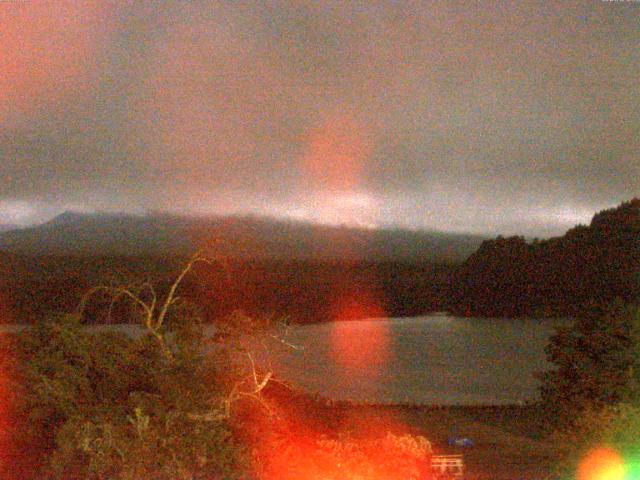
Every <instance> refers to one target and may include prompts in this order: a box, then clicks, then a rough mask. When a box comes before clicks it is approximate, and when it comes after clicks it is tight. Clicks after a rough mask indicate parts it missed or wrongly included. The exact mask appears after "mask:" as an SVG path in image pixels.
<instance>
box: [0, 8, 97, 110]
mask: <svg viewBox="0 0 640 480" xmlns="http://www.w3.org/2000/svg"><path fill="white" fill-rule="evenodd" d="M100 8H101V7H99V4H98V3H97V2H68V1H56V2H53V1H51V2H50V1H38V2H0V18H1V19H2V28H0V123H1V122H4V121H5V119H6V117H8V116H9V117H11V116H13V115H15V114H17V115H24V114H26V115H29V114H32V113H35V112H37V111H38V109H40V108H42V107H43V106H46V105H47V104H48V103H50V102H51V101H54V100H56V99H57V98H59V97H60V96H61V95H63V94H64V93H66V92H70V93H73V94H74V95H76V96H77V94H78V91H79V90H80V91H81V90H82V89H83V87H84V86H86V85H87V80H88V79H87V78H86V74H87V73H89V72H90V71H91V68H88V67H89V64H90V62H91V61H93V62H95V60H96V59H95V52H94V50H95V47H96V46H97V45H100V43H101V38H100V37H101V35H100V31H102V27H103V26H104V24H105V23H106V22H105V21H104V18H102V16H101V15H100ZM94 66H95V65H94Z"/></svg>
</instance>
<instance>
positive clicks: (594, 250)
mask: <svg viewBox="0 0 640 480" xmlns="http://www.w3.org/2000/svg"><path fill="white" fill-rule="evenodd" d="M616 298H619V299H620V300H622V301H623V302H624V303H632V302H634V301H638V299H639V298H640V199H638V198H634V199H633V200H631V201H628V202H624V203H622V204H621V205H619V206H618V207H616V208H612V209H608V210H603V211H601V212H599V213H597V214H596V215H594V217H593V219H592V220H591V223H590V224H589V225H588V226H584V225H580V226H577V227H575V228H573V229H571V230H569V231H568V232H567V233H566V234H565V235H564V236H562V237H558V238H552V239H549V240H543V241H537V240H536V241H533V242H527V241H526V240H525V239H524V238H523V237H508V238H503V237H498V238H496V239H495V240H486V241H484V242H483V243H482V245H481V246H480V248H479V249H478V251H477V252H475V253H474V254H473V255H471V256H470V257H469V258H468V259H467V260H466V261H465V262H464V263H463V265H462V266H461V267H460V268H459V269H458V271H457V274H456V276H455V280H454V281H453V282H452V289H451V293H450V300H449V309H450V310H451V311H452V312H453V313H455V314H459V315H469V316H507V317H516V316H524V315H536V316H537V315H545V316H552V315H559V316H571V315H575V314H577V313H579V312H581V311H582V310H583V308H584V307H585V306H587V305H593V304H596V305H606V304H608V303H610V302H611V301H613V300H614V299H616Z"/></svg>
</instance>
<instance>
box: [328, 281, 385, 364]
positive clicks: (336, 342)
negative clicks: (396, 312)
mask: <svg viewBox="0 0 640 480" xmlns="http://www.w3.org/2000/svg"><path fill="white" fill-rule="evenodd" d="M384 316H385V313H384V310H383V309H382V308H381V307H380V304H379V302H376V301H374V300H373V299H372V298H370V297H369V296H367V295H366V294H361V295H359V296H358V297H357V298H355V297H346V298H343V299H342V300H341V301H340V302H339V303H338V305H337V308H336V309H335V314H334V315H332V320H334V322H333V323H332V324H331V325H332V327H331V339H330V341H331V353H332V357H333V359H334V361H335V362H336V364H338V365H340V366H342V367H343V368H344V369H345V370H346V372H347V373H349V374H352V375H357V376H366V377H371V376H374V377H375V376H376V375H377V374H378V373H379V370H380V368H381V367H382V366H383V365H384V364H385V363H386V361H387V360H388V358H389V354H390V351H389V349H390V335H389V331H388V326H387V325H386V324H385V323H382V322H375V321H374V322H372V323H370V324H367V328H366V334H365V331H364V330H363V331H360V330H359V329H358V328H357V325H353V324H350V323H349V322H347V320H357V319H364V318H381V317H384Z"/></svg>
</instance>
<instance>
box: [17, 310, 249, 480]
mask: <svg viewBox="0 0 640 480" xmlns="http://www.w3.org/2000/svg"><path fill="white" fill-rule="evenodd" d="M187 330H189V331H187ZM173 338H174V339H175V340H174V343H172V344H171V348H172V349H173V350H174V351H175V352H176V355H175V360H174V361H169V360H168V359H167V357H166V356H165V355H164V352H163V351H162V348H161V347H160V344H159V343H158V342H157V341H156V339H155V338H154V337H153V336H152V335H150V334H145V335H142V336H141V337H139V338H134V337H132V336H129V335H126V334H125V333H118V332H113V331H111V332H102V333H98V332H91V331H88V330H87V329H86V328H85V327H83V326H82V325H81V324H80V322H79V321H78V319H77V317H69V316H68V317H62V318H57V319H54V320H51V321H48V322H45V323H42V324H40V325H36V326H34V327H33V328H32V329H30V330H28V331H25V332H24V333H22V334H21V335H20V337H19V339H18V341H17V343H16V345H15V347H14V350H15V351H14V355H15V356H16V359H17V361H16V365H17V366H18V368H19V370H20V371H19V377H20V378H21V380H22V381H21V389H22V392H23V394H22V395H21V396H20V400H19V402H18V404H17V408H18V409H19V411H18V415H19V416H20V417H21V418H23V419H24V420H25V421H26V423H25V424H24V426H28V429H26V431H24V433H23V434H22V435H24V436H26V437H28V438H30V439H31V441H36V439H38V441H39V442H40V445H41V447H42V450H43V452H45V453H46V457H47V458H46V461H45V462H44V466H43V468H42V471H40V472H37V478H55V479H64V480H68V479H76V478H77V479H107V478H108V479H123V480H125V479H126V480H129V479H131V480H133V479H140V478H152V479H158V480H160V479H167V480H169V479H208V478H216V479H218V478H238V477H239V476H241V475H242V460H243V455H244V454H243V451H242V448H241V447H240V445H239V444H238V442H237V441H236V440H235V439H234V435H233V431H232V428H231V425H230V423H229V421H228V419H225V418H222V417H220V418H216V419H214V420H211V419H209V420H208V421H206V422H203V421H202V420H198V419H194V418H193V416H194V413H200V412H207V411H211V410H212V405H213V404H214V403H215V402H216V399H217V398H218V399H219V398H221V397H222V396H223V395H224V392H223V391H221V390H219V389H218V383H217V381H216V378H215V371H214V370H213V369H212V367H211V366H210V365H208V364H207V360H206V357H205V356H203V355H192V354H191V352H195V351H200V352H202V348H203V345H202V344H201V343H202V341H203V337H202V335H201V329H199V328H198V326H197V324H196V323H193V322H192V323H191V324H190V325H189V326H188V328H181V329H180V330H178V331H175V332H173Z"/></svg>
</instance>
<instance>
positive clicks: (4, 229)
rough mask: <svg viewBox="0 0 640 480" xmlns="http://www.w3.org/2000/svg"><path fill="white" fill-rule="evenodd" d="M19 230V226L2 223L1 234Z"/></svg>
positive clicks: (0, 225)
mask: <svg viewBox="0 0 640 480" xmlns="http://www.w3.org/2000/svg"><path fill="white" fill-rule="evenodd" d="M17 228H18V226H17V225H11V224H8V223H0V233H2V232H8V231H10V230H16V229H17Z"/></svg>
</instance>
